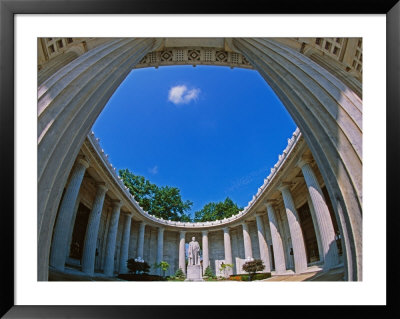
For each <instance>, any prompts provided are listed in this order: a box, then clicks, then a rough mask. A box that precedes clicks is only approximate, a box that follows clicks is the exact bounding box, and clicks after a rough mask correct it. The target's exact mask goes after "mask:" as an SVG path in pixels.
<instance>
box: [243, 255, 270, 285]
mask: <svg viewBox="0 0 400 319" xmlns="http://www.w3.org/2000/svg"><path fill="white" fill-rule="evenodd" d="M264 268H265V265H264V263H263V261H262V260H261V259H254V260H252V261H248V262H246V263H245V264H244V265H243V267H242V269H243V270H244V271H245V272H247V273H249V274H250V280H252V279H253V276H254V274H255V273H256V272H257V271H263V270H264Z"/></svg>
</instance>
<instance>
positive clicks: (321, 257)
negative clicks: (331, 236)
mask: <svg viewBox="0 0 400 319" xmlns="http://www.w3.org/2000/svg"><path fill="white" fill-rule="evenodd" d="M307 204H308V207H309V208H310V214H311V218H312V221H313V225H314V230H315V237H317V244H318V254H319V260H320V261H323V260H324V250H323V249H322V241H321V233H320V231H319V227H318V223H317V217H316V216H315V209H314V205H313V203H312V201H311V197H310V194H307Z"/></svg>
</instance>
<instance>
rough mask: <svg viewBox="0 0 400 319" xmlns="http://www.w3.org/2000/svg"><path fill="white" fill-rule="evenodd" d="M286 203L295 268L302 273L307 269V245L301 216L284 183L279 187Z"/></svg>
mask: <svg viewBox="0 0 400 319" xmlns="http://www.w3.org/2000/svg"><path fill="white" fill-rule="evenodd" d="M279 190H280V191H281V193H282V197H283V202H284V203H285V210H286V216H287V219H288V224H289V230H290V237H291V239H292V245H293V247H292V248H293V256H294V269H295V272H296V273H302V272H304V271H305V270H306V269H307V256H306V247H305V245H304V238H303V233H302V231H301V226H300V218H299V215H298V213H297V210H296V207H295V206H294V202H293V198H292V194H291V193H290V189H289V186H288V185H286V184H283V185H282V186H281V187H279Z"/></svg>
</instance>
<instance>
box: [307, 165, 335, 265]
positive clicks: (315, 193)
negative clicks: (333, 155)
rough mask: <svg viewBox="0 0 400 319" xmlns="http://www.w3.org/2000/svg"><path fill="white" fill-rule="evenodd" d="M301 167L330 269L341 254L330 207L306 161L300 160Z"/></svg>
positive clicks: (325, 262)
mask: <svg viewBox="0 0 400 319" xmlns="http://www.w3.org/2000/svg"><path fill="white" fill-rule="evenodd" d="M299 166H300V167H301V171H302V172H303V176H304V179H305V181H306V184H307V188H308V191H309V193H310V197H311V201H312V205H313V207H314V210H315V218H316V220H317V224H318V229H319V233H320V235H321V244H322V250H323V254H324V269H330V268H332V267H333V266H335V265H337V264H338V263H339V254H338V250H337V246H336V242H335V231H334V228H333V224H332V219H331V215H330V213H329V209H328V205H327V204H326V201H325V198H324V195H323V193H322V190H321V187H320V186H319V184H318V180H317V177H316V176H315V174H314V172H313V170H312V168H311V166H310V165H309V163H308V162H307V161H305V160H300V161H299Z"/></svg>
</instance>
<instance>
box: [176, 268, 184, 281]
mask: <svg viewBox="0 0 400 319" xmlns="http://www.w3.org/2000/svg"><path fill="white" fill-rule="evenodd" d="M174 277H176V278H179V279H182V278H185V274H184V273H183V271H182V269H181V268H178V270H177V271H176V272H175V275H174Z"/></svg>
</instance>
